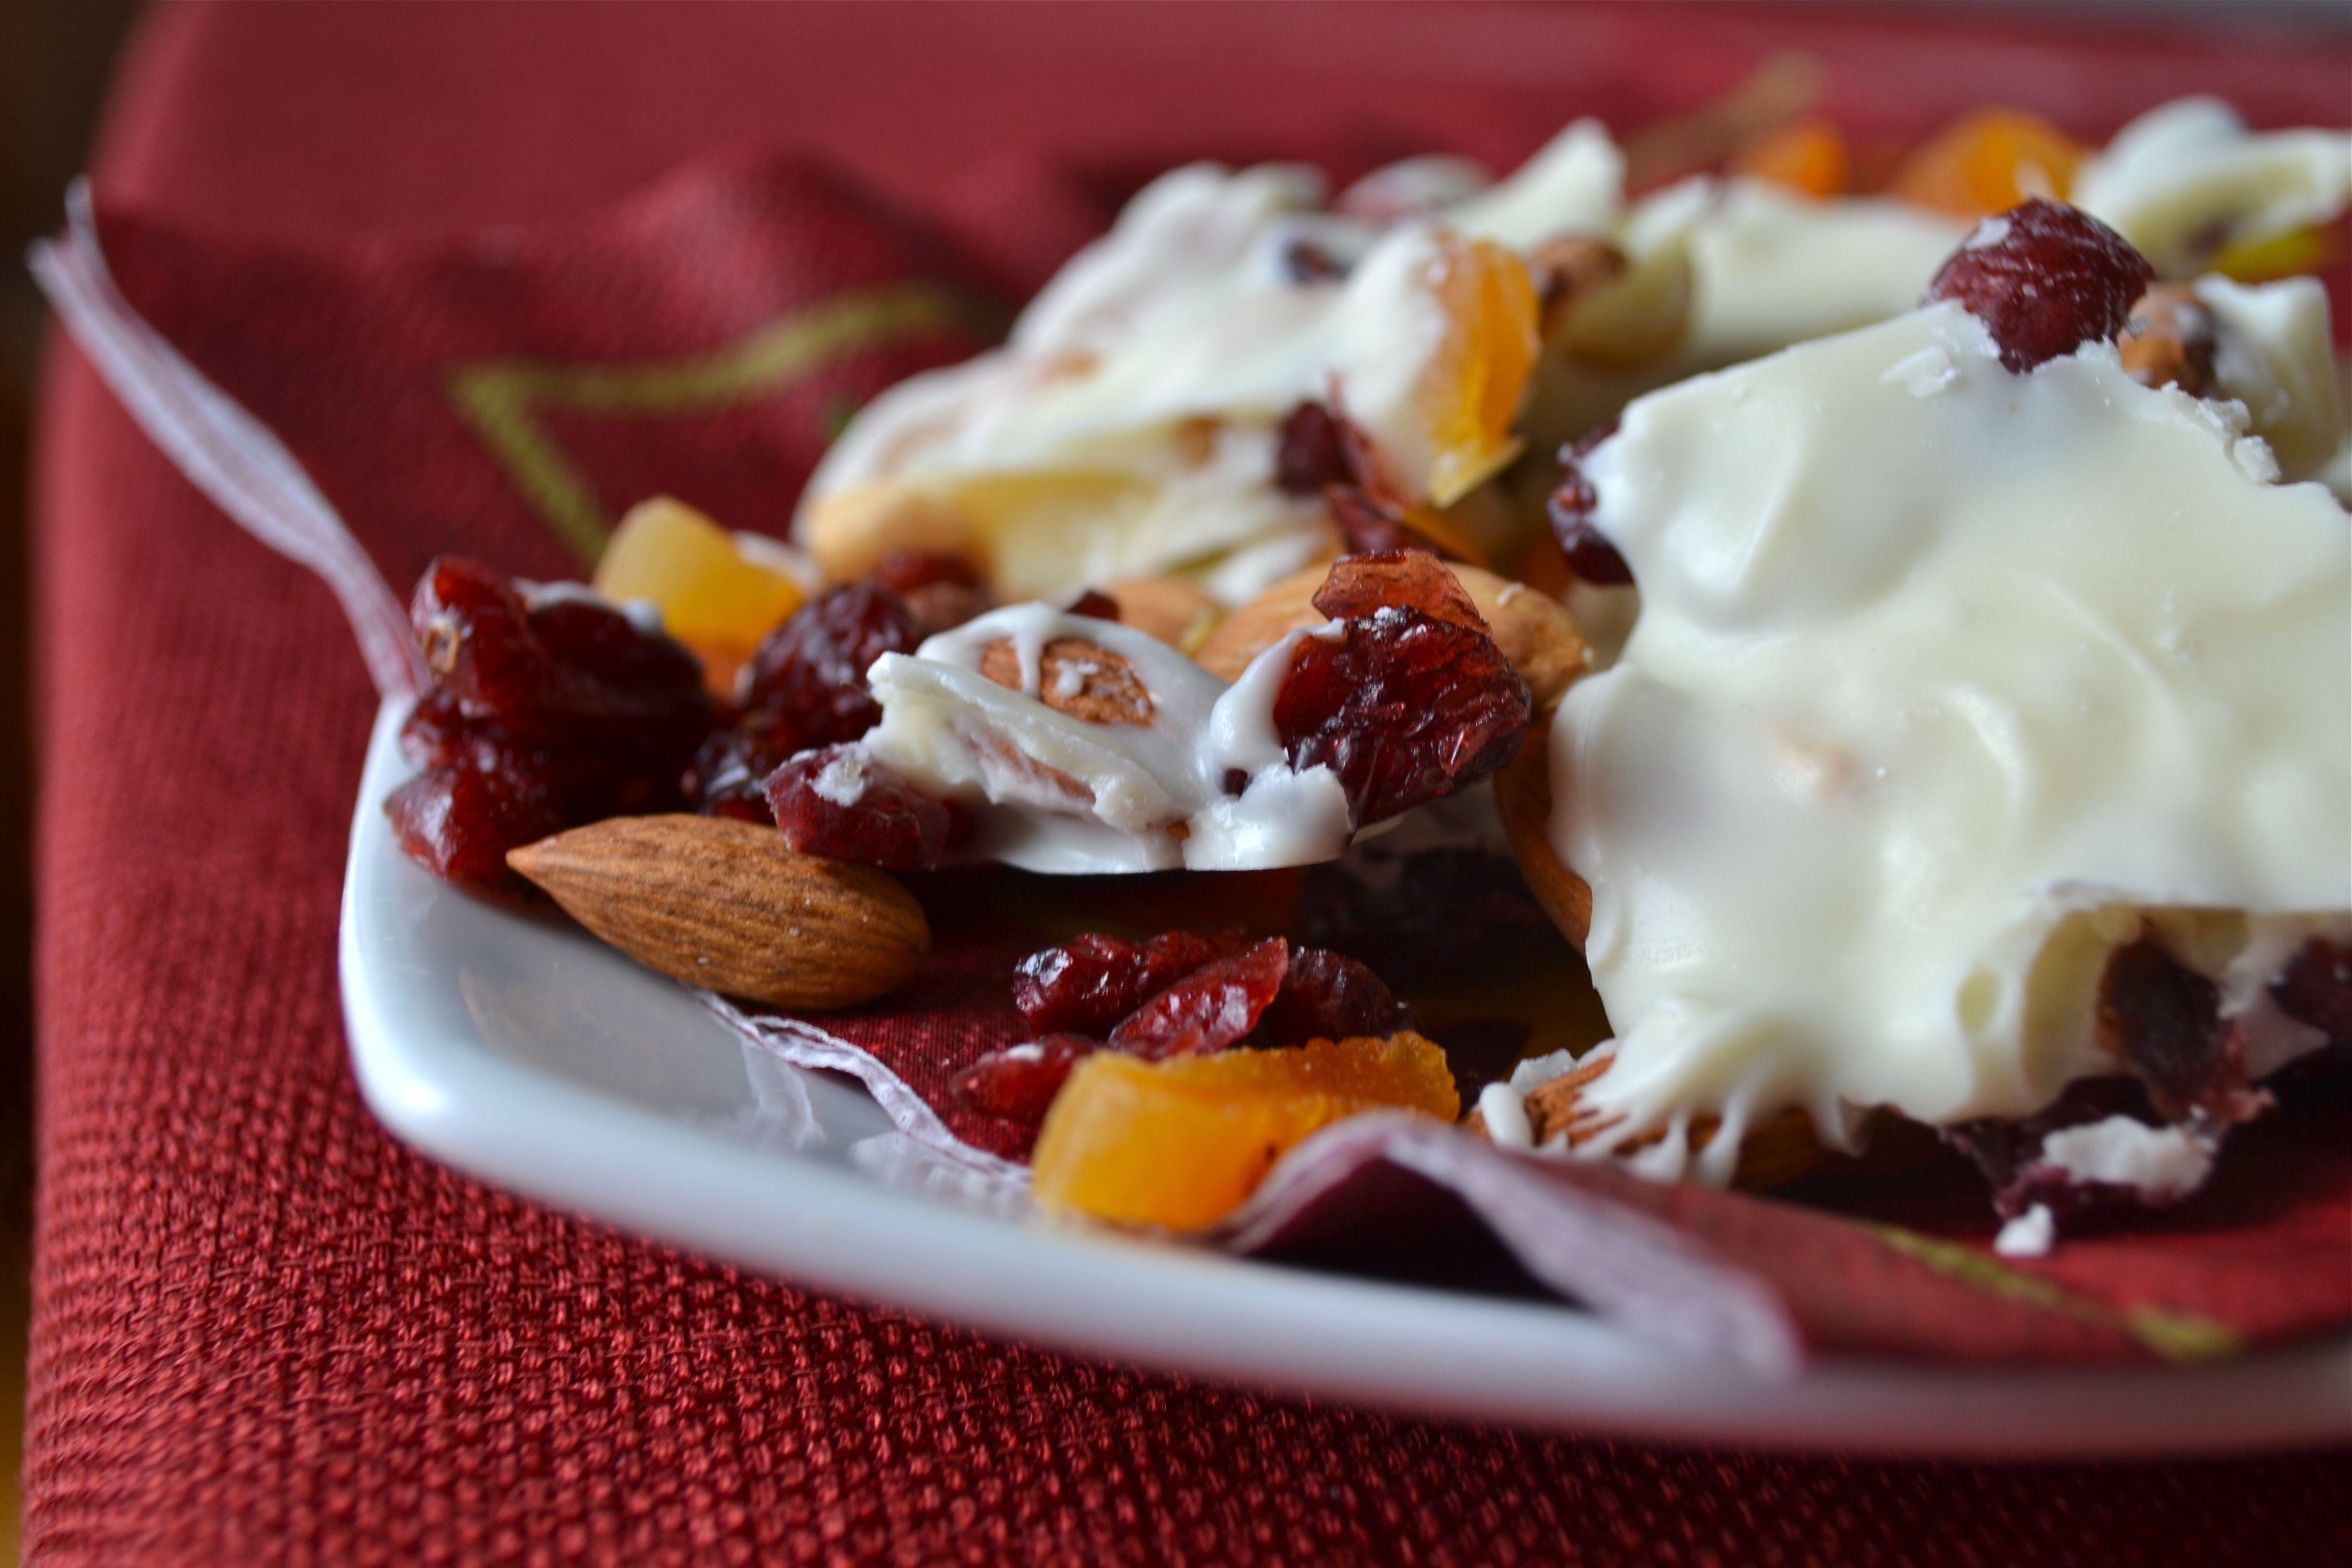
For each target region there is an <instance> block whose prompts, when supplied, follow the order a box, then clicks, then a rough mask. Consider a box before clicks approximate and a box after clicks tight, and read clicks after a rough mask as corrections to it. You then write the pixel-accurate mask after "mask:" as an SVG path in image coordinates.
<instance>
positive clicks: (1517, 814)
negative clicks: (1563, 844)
mask: <svg viewBox="0 0 2352 1568" xmlns="http://www.w3.org/2000/svg"><path fill="white" fill-rule="evenodd" d="M1495 812H1496V816H1500V817H1501V818H1502V819H1503V837H1506V838H1507V839H1509V840H1510V844H1511V855H1512V857H1513V858H1515V859H1517V861H1518V863H1519V874H1520V875H1521V876H1524V877H1525V878H1527V879H1528V889H1529V890H1530V891H1532V892H1533V893H1534V894H1535V896H1536V902H1538V903H1539V904H1541V905H1542V906H1543V907H1544V913H1546V914H1548V915H1549V916H1550V917H1551V923H1552V924H1554V925H1556V926H1558V927H1559V930H1560V934H1561V935H1563V936H1565V937H1567V938H1568V940H1569V941H1570V942H1574V943H1575V944H1576V945H1577V947H1578V948H1579V949H1581V948H1582V947H1583V946H1584V939H1585V937H1586V935H1587V934H1588V933H1589V932H1590V931H1591V929H1592V888H1591V884H1590V883H1588V882H1586V881H1585V879H1583V878H1581V877H1580V876H1578V875H1577V874H1576V873H1575V872H1573V871H1571V870H1570V869H1569V868H1567V867H1566V866H1563V865H1561V864H1560V860H1559V856H1558V855H1556V854H1554V853H1553V852H1552V847H1551V746H1550V745H1549V742H1548V740H1547V736H1546V732H1545V731H1542V730H1538V731H1536V732H1535V733H1534V734H1532V735H1529V736H1528V742H1527V744H1526V745H1524V746H1521V747H1520V748H1519V754H1518V757H1517V760H1516V761H1514V762H1513V763H1511V765H1510V766H1509V767H1507V768H1505V769H1504V770H1503V771H1502V772H1501V773H1496V775H1495Z"/></svg>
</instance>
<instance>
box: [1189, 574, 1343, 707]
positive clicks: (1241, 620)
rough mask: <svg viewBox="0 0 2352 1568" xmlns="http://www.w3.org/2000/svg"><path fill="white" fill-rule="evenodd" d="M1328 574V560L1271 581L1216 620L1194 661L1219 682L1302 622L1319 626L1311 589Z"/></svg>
mask: <svg viewBox="0 0 2352 1568" xmlns="http://www.w3.org/2000/svg"><path fill="white" fill-rule="evenodd" d="M1330 574H1331V563H1329V562H1328V561H1327V562H1325V563H1322V564H1321V565H1318V566H1309V567H1307V568H1306V569H1305V570H1303V571H1298V572H1293V573H1292V574H1290V575H1289V576H1287V577H1285V578H1282V579H1281V580H1280V581H1278V582H1276V583H1274V584H1270V585H1269V586H1268V587H1267V588H1266V589H1265V592H1263V593H1261V594H1259V595H1258V596H1257V597H1256V598H1255V599H1252V600H1251V601H1250V602H1249V603H1247V604H1245V605H1242V606H1241V607H1240V608H1239V609H1237V610H1235V611H1234V613H1233V614H1232V615H1230V616H1226V617H1225V618H1224V619H1223V620H1222V621H1219V622H1218V623H1217V629H1216V630H1214V631H1213V632H1211V633H1210V634H1209V637H1208V640H1207V641H1206V642H1203V643H1202V645H1201V647H1200V649H1199V651H1198V652H1196V653H1194V654H1193V655H1192V658H1193V660H1194V662H1195V663H1197V664H1199V665H1200V667H1201V668H1202V669H1205V670H1207V671H1208V672H1209V673H1210V674H1211V675H1213V676H1215V677H1216V678H1217V679H1220V680H1239V679H1241V676H1242V671H1243V670H1244V669H1247V668H1249V661H1250V660H1252V659H1254V658H1256V657H1257V656H1258V655H1260V654H1262V653H1264V652H1265V650H1266V649H1268V648H1270V647H1273V646H1274V645H1275V644H1276V643H1278V642H1280V641H1281V640H1282V639H1283V638H1284V637H1287V636H1289V635H1290V634H1291V633H1292V632H1295V631H1297V630H1299V629H1300V628H1301V627H1305V626H1321V625H1322V624H1323V619H1324V616H1323V612H1322V611H1320V610H1318V609H1317V608H1316V607H1315V591H1316V590H1317V589H1318V588H1320V587H1321V586H1323V579H1324V578H1326V577H1328V576H1329V575H1330Z"/></svg>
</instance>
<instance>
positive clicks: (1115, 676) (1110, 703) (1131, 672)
mask: <svg viewBox="0 0 2352 1568" xmlns="http://www.w3.org/2000/svg"><path fill="white" fill-rule="evenodd" d="M1037 668H1038V674H1039V676H1040V679H1039V682H1038V685H1039V688H1040V689H1039V691H1038V693H1037V700H1039V701H1041V702H1043V703H1045V706H1046V707H1048V708H1051V709H1052V710H1054V711H1055V712H1056V713H1063V714H1067V715H1068V716H1069V717H1070V718H1073V719H1076V720H1077V721H1080V722H1081V723H1087V724H1149V723H1150V722H1151V715H1152V713H1153V711H1154V709H1153V707H1152V702H1151V693H1150V691H1147V690H1146V689H1144V685H1143V682H1142V681H1141V680H1139V679H1137V678H1136V674H1135V666H1133V665H1131V664H1129V662H1128V661H1127V656H1126V655H1125V654H1118V653H1113V652H1112V651H1111V650H1110V649H1108V648H1107V647H1103V646H1102V644H1100V643H1097V642H1088V641H1087V639H1086V638H1084V637H1055V638H1054V639H1053V640H1052V641H1051V642H1048V643H1047V644H1046V645H1045V647H1044V649H1043V650H1041V652H1040V653H1039V656H1038V659H1037ZM980 673H981V674H982V675H984V676H986V677H987V678H988V679H991V680H992V681H994V682H996V684H997V685H999V686H1002V687H1003V688H1005V689H1007V690H1011V691H1018V690H1020V689H1021V655H1020V654H1019V652H1018V651H1016V650H1015V649H1014V647H1013V639H1012V638H1010V637H999V638H997V639H996V640H995V641H994V642H992V643H990V644H989V645H988V646H987V647H983V648H982V649H981V650H980Z"/></svg>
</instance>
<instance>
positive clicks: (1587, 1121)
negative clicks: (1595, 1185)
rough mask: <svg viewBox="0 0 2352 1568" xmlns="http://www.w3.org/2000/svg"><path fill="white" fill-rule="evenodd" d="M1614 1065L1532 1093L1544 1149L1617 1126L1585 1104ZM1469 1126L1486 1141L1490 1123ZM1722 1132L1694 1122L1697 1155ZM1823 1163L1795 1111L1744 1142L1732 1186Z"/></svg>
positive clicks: (1716, 1125) (1793, 1175) (1580, 1068)
mask: <svg viewBox="0 0 2352 1568" xmlns="http://www.w3.org/2000/svg"><path fill="white" fill-rule="evenodd" d="M1609 1061H1610V1058H1607V1057H1605V1056H1603V1057H1599V1058H1586V1059H1585V1060H1583V1061H1581V1062H1579V1063H1578V1064H1577V1065H1576V1066H1575V1067H1573V1068H1570V1069H1569V1070H1568V1071H1567V1072H1565V1073H1563V1074H1561V1075H1560V1076H1559V1077H1558V1078H1556V1079H1552V1080H1551V1081H1550V1082H1549V1083H1540V1084H1538V1085H1537V1086H1536V1087H1535V1088H1534V1089H1530V1090H1528V1094H1527V1098H1526V1100H1524V1102H1523V1103H1524V1104H1525V1106H1526V1108H1527V1113H1528V1133H1529V1135H1530V1136H1531V1137H1532V1138H1533V1139H1534V1141H1535V1142H1536V1144H1537V1146H1538V1147H1541V1146H1542V1145H1543V1144H1545V1143H1548V1142H1550V1141H1551V1140H1553V1139H1554V1138H1561V1137H1564V1138H1566V1140H1567V1141H1568V1146H1569V1147H1570V1148H1571V1149H1578V1148H1582V1147H1583V1146H1584V1145H1585V1144H1587V1143H1590V1142H1592V1140H1593V1139H1595V1138H1597V1137H1599V1136H1600V1135H1601V1133H1603V1132H1606V1131H1608V1130H1609V1129H1610V1128H1612V1127H1614V1126H1616V1125H1617V1122H1618V1120H1619V1119H1618V1118H1616V1117H1613V1116H1609V1115H1605V1114H1603V1113H1601V1112H1600V1111H1596V1110H1593V1109H1592V1108H1591V1107H1590V1106H1587V1105H1585V1104H1584V1103H1583V1096H1584V1089H1585V1086H1586V1085H1587V1084H1589V1083H1591V1081H1592V1080H1593V1079H1596V1078H1599V1077H1600V1076H1601V1073H1602V1072H1604V1071H1606V1070H1607V1068H1608V1066H1609ZM1463 1125H1464V1126H1465V1127H1466V1128H1468V1129H1469V1130H1470V1131H1473V1132H1475V1133H1476V1134H1478V1135H1479V1136H1480V1137H1485V1136H1486V1119H1485V1118H1484V1117H1483V1116H1480V1115H1478V1114H1477V1113H1476V1112H1475V1111H1474V1112H1472V1113H1471V1115H1470V1116H1468V1117H1467V1118H1465V1120H1464V1123H1463ZM1722 1126H1723V1121H1722V1119H1721V1118H1719V1117H1715V1116H1697V1117H1693V1118H1692V1119H1691V1124H1690V1146H1691V1151H1692V1152H1694V1153H1696V1152H1698V1151H1700V1150H1702V1149H1705V1148H1706V1146H1707V1145H1708V1144H1709V1143H1712V1142H1715V1135H1716V1133H1717V1131H1720V1130H1721V1128H1722ZM1664 1137H1665V1134H1664V1132H1663V1131H1659V1132H1648V1133H1644V1134H1643V1135H1642V1136H1640V1137H1637V1138H1630V1139H1627V1140H1626V1141H1625V1142H1623V1143H1622V1144H1620V1145H1618V1147H1617V1148H1616V1149H1615V1150H1614V1151H1612V1152H1615V1153H1618V1154H1634V1153H1638V1152H1641V1151H1642V1150H1643V1149H1647V1148H1649V1147H1651V1146H1652V1145H1653V1144H1655V1143H1657V1142H1659V1141H1661V1140H1662V1139H1664ZM1821 1157H1822V1145H1821V1140H1819V1139H1818V1138H1815V1137H1814V1136H1813V1119H1812V1118H1811V1117H1810V1116H1808V1115H1806V1114H1805V1113H1804V1111H1802V1110H1798V1109H1797V1108H1795V1107H1793V1106H1791V1107H1790V1109H1788V1110H1783V1111H1782V1112H1780V1114H1779V1115H1778V1116H1775V1117H1774V1118H1772V1120H1771V1121H1767V1122H1766V1123H1764V1124H1763V1125H1762V1126H1761V1127H1752V1128H1749V1129H1748V1132H1747V1134H1746V1135H1745V1136H1744V1137H1742V1138H1741V1139H1740V1141H1739V1163H1738V1167H1737V1168H1736V1169H1735V1170H1734V1171H1733V1173H1732V1176H1731V1182H1732V1185H1734V1186H1738V1187H1747V1188H1750V1189H1757V1188H1763V1187H1777V1186H1779V1185H1780V1184H1782V1183H1784V1182H1792V1181H1794V1180H1796V1179H1797V1178H1798V1177H1799V1176H1801V1175H1803V1174H1804V1173H1806V1172H1807V1171H1810V1170H1811V1169H1812V1168H1813V1166H1814V1165H1815V1164H1816V1163H1819V1162H1820V1160H1821Z"/></svg>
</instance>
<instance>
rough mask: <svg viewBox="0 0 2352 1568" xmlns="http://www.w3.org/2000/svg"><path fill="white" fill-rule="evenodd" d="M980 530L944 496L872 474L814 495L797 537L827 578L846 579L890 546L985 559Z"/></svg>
mask: <svg viewBox="0 0 2352 1568" xmlns="http://www.w3.org/2000/svg"><path fill="white" fill-rule="evenodd" d="M980 533H981V531H980V527H979V525H978V523H977V522H975V521H973V519H972V518H971V516H970V515H969V514H968V513H967V512H966V511H965V510H964V509H962V508H961V507H959V506H958V505H957V504H956V503H955V502H954V501H953V500H950V499H949V498H948V497H946V496H944V495H940V494H937V493H934V492H932V491H929V490H926V489H918V488H916V487H915V486H913V485H910V484H907V483H905V482H903V481H901V480H898V479H875V480H871V481H869V482H867V483H865V484H860V485H853V486H850V487H849V488H847V489H841V490H836V491H835V492H834V493H833V494H831V495H828V496H825V497H824V498H822V499H821V500H818V501H817V502H816V503H815V504H814V506H813V507H812V508H811V509H810V510H809V512H808V514H807V515H806V516H805V517H804V518H803V520H802V521H801V524H800V527H799V529H798V531H797V537H798V542H800V543H801V544H802V545H803V547H805V548H806V549H807V551H808V552H809V554H810V556H811V557H812V558H814V560H815V562H816V563H817V565H818V567H819V568H820V569H822V570H823V572H824V575H825V578H826V579H827V580H828V581H830V582H835V583H846V582H849V581H851V580H852V579H854V578H858V577H863V576H866V574H869V573H871V572H872V571H873V570H874V569H875V568H876V567H877V566H879V565H880V564H881V563H882V562H883V559H884V557H886V556H887V555H888V554H889V553H890V552H892V551H894V550H916V551H932V552H938V553H940V554H945V555H963V556H966V557H969V558H971V559H973V560H985V559H986V558H987V552H985V551H984V550H983V549H982V547H981V537H980Z"/></svg>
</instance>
